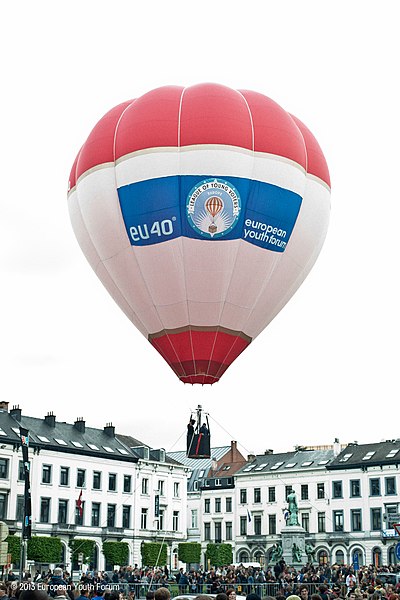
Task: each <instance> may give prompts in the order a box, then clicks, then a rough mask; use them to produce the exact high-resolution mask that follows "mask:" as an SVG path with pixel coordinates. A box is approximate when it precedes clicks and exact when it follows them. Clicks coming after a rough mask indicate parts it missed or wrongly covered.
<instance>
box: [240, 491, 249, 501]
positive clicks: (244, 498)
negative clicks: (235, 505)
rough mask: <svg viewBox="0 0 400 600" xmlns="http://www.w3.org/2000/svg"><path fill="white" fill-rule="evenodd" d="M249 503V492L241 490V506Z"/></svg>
mask: <svg viewBox="0 0 400 600" xmlns="http://www.w3.org/2000/svg"><path fill="white" fill-rule="evenodd" d="M246 503H247V490H240V504H246Z"/></svg>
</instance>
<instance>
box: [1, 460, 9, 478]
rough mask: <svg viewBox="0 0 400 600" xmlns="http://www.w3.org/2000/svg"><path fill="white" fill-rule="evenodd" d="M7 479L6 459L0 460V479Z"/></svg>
mask: <svg viewBox="0 0 400 600" xmlns="http://www.w3.org/2000/svg"><path fill="white" fill-rule="evenodd" d="M7 478H8V458H0V479H7Z"/></svg>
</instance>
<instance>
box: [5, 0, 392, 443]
mask: <svg viewBox="0 0 400 600" xmlns="http://www.w3.org/2000/svg"><path fill="white" fill-rule="evenodd" d="M396 9H397V2H396V0H392V1H390V0H387V1H385V2H379V3H378V2H377V1H374V2H371V1H368V0H352V1H351V2H349V1H348V0H325V1H321V0H316V1H304V0H294V1H290V0H276V1H275V0H274V1H272V0H271V1H270V0H262V1H257V0H253V1H252V0H247V1H246V2H245V1H241V2H237V1H235V0H212V1H210V0H201V1H196V2H194V1H190V0H182V1H178V0H161V1H154V0H153V1H151V0H143V1H141V2H139V1H137V2H136V1H134V0H131V1H125V0H120V1H118V0H113V1H111V0H108V1H107V2H105V1H102V0H83V1H82V0H68V1H66V0H61V1H60V2H54V1H51V0H49V1H43V0H42V1H41V0H35V2H31V1H30V0H27V1H25V2H23V1H22V2H21V1H20V2H16V3H15V2H8V3H6V4H5V5H4V6H2V17H1V22H2V31H1V35H0V50H1V57H2V67H1V79H2V86H1V87H2V93H1V96H0V106H1V116H2V118H1V146H0V148H1V167H2V178H1V181H2V185H1V204H0V271H1V279H0V281H1V284H2V285H1V296H0V303H1V312H0V340H1V343H0V364H1V375H0V386H1V388H0V390H1V393H0V398H1V399H3V400H7V401H8V402H9V403H10V406H12V405H13V404H19V405H20V407H21V408H22V411H23V413H25V414H27V415H31V416H37V417H44V415H45V414H46V413H47V412H48V411H50V410H52V411H54V413H55V414H56V417H57V419H58V420H61V421H68V422H73V421H74V420H75V419H76V417H80V416H82V417H84V418H85V419H86V423H87V425H88V426H94V427H103V426H104V425H105V424H106V422H109V421H112V422H113V424H114V425H115V426H116V428H117V430H118V431H119V432H120V433H125V434H131V435H134V436H136V437H137V438H139V439H141V440H142V441H144V442H145V443H148V444H150V445H152V446H153V447H159V446H162V447H165V448H166V450H172V449H173V450H179V449H182V448H183V446H184V439H183V438H182V439H181V440H180V442H179V443H176V442H177V440H178V438H179V437H180V435H181V434H182V433H183V432H184V431H185V428H186V423H187V421H188V416H189V411H190V409H194V408H195V407H196V405H197V404H198V403H201V404H203V406H204V407H205V408H206V410H207V411H208V412H209V413H210V415H211V417H212V418H213V419H214V420H215V422H213V421H211V425H212V427H213V430H212V434H213V444H214V445H222V444H229V442H230V439H231V438H233V439H236V440H237V441H238V442H239V444H240V445H241V449H242V450H243V452H244V453H246V452H248V451H255V452H257V453H262V452H263V451H264V450H265V449H266V448H273V449H275V451H278V450H290V449H292V448H293V446H294V445H295V444H317V443H321V444H323V443H331V442H333V439H334V438H335V437H339V438H340V441H341V442H348V441H353V440H358V441H359V442H360V443H361V442H374V441H380V440H381V439H388V438H397V437H400V430H399V423H398V418H397V417H398V413H399V411H398V406H399V343H398V340H399V337H400V328H399V306H400V292H399V289H400V288H399V285H398V278H399V277H398V275H399V248H398V239H397V235H398V234H397V232H398V221H399V218H400V200H399V191H398V190H399V187H398V175H399V158H400V155H399V148H398V143H399V139H400V117H399V107H400V87H399V82H398V73H399V57H400V52H399V45H400V44H399V31H398V13H397V12H396ZM205 81H211V82H217V83H222V84H225V85H228V86H230V87H233V88H243V89H253V90H256V91H259V92H261V93H264V94H265V95H267V96H270V97H271V98H273V99H274V100H275V101H277V102H278V103H279V104H281V106H282V107H283V108H285V109H286V110H288V111H289V112H291V113H293V114H295V115H296V116H297V117H299V118H300V119H301V120H302V121H303V122H304V123H305V124H306V125H307V126H308V127H309V128H310V129H311V131H312V132H313V133H314V135H315V136H316V138H317V139H318V141H319V143H320V145H321V146H322V149H323V151H324V154H325V156H326V159H327V162H328V166H329V169H330V173H331V179H332V213H331V223H330V229H329V232H328V237H327V240H326V243H325V246H324V248H323V250H322V253H321V255H320V257H319V259H318V261H317V263H316V265H315V267H314V269H313V271H312V272H311V274H310V276H309V277H308V279H307V280H306V281H305V283H304V284H303V286H302V287H301V288H300V290H299V291H298V292H297V294H296V295H295V296H294V297H293V298H292V300H291V301H290V303H289V304H288V305H287V306H286V307H285V308H284V309H283V311H282V312H281V313H280V314H279V315H278V317H277V318H276V319H275V320H274V321H273V323H272V324H271V325H270V326H269V327H268V328H267V329H266V330H265V331H264V332H263V334H261V335H260V336H259V337H258V338H257V339H256V340H255V341H254V342H253V344H251V345H250V347H249V348H248V349H247V350H246V351H245V352H244V354H242V355H241V356H240V357H239V358H238V359H237V360H236V361H235V363H233V365H232V366H231V367H230V369H229V370H228V371H227V372H226V374H225V375H224V377H223V378H222V379H221V381H220V382H219V383H217V384H215V385H214V386H212V387H210V386H204V387H201V386H190V385H184V384H182V383H180V382H179V380H178V379H177V378H176V376H175V375H174V374H173V372H172V370H170V368H169V367H168V365H167V364H166V363H165V362H164V361H163V359H162V358H161V356H160V355H159V354H158V353H157V352H156V351H155V350H154V349H153V348H152V347H151V346H150V345H149V344H148V342H146V340H145V338H144V337H142V335H141V334H139V332H137V331H136V329H135V328H134V327H133V325H132V324H131V323H130V321H128V320H127V318H126V317H125V315H124V314H123V313H122V312H121V311H120V309H119V308H118V307H117V305H116V304H114V302H113V300H112V299H111V298H110V297H109V296H108V294H107V292H106V290H105V289H104V288H103V286H102V285H101V283H100V282H99V280H98V279H97V278H96V276H95V275H94V273H93V272H92V270H91V268H90V267H89V265H88V264H87V262H86V259H85V258H84V256H83V254H82V252H81V250H80V248H79V246H78V244H77V242H76V240H75V236H74V234H73V231H72V228H71V225H70V221H69V215H68V210H67V199H66V193H67V181H68V176H69V172H70V169H71V166H72V162H73V160H74V158H75V155H76V154H77V152H78V150H79V148H80V146H81V145H82V143H83V142H84V141H85V139H86V137H87V135H88V134H89V132H90V130H91V129H92V127H93V126H94V125H95V123H96V122H97V121H98V119H99V118H101V117H102V116H103V114H104V113H105V112H107V110H109V109H110V108H112V107H113V106H115V105H116V104H119V103H120V102H122V101H124V100H128V99H130V98H134V97H137V96H140V95H141V94H143V93H145V92H147V91H149V90H151V89H153V88H156V87H159V86H161V85H166V84H176V85H185V86H187V85H192V84H195V83H201V82H205ZM221 426H222V427H221Z"/></svg>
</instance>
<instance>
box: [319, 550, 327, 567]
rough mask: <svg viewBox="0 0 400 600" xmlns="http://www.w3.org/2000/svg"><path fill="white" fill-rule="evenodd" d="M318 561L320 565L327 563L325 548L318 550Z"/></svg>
mask: <svg viewBox="0 0 400 600" xmlns="http://www.w3.org/2000/svg"><path fill="white" fill-rule="evenodd" d="M318 563H319V564H320V565H326V564H328V553H327V552H326V550H320V551H319V552H318Z"/></svg>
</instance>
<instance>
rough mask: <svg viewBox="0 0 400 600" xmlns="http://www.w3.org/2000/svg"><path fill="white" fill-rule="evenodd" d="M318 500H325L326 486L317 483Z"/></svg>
mask: <svg viewBox="0 0 400 600" xmlns="http://www.w3.org/2000/svg"><path fill="white" fill-rule="evenodd" d="M317 498H318V500H323V499H324V498H325V484H324V483H317Z"/></svg>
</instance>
